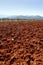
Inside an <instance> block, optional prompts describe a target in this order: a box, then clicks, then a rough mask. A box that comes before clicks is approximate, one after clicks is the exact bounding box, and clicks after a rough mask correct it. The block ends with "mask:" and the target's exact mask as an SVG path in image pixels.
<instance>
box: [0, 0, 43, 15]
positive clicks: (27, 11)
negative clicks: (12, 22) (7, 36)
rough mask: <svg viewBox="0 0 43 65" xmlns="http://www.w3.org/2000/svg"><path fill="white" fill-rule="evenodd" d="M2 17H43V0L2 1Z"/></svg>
mask: <svg viewBox="0 0 43 65" xmlns="http://www.w3.org/2000/svg"><path fill="white" fill-rule="evenodd" d="M0 15H9V16H10V15H40V16H43V0H0Z"/></svg>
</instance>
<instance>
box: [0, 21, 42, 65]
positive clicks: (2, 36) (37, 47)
mask: <svg viewBox="0 0 43 65" xmlns="http://www.w3.org/2000/svg"><path fill="white" fill-rule="evenodd" d="M0 65H43V21H32V22H28V21H27V22H26V21H25V22H23V21H21V22H0Z"/></svg>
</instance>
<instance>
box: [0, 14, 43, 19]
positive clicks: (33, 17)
mask: <svg viewBox="0 0 43 65" xmlns="http://www.w3.org/2000/svg"><path fill="white" fill-rule="evenodd" d="M0 18H8V19H43V17H42V16H22V15H19V16H15V15H14V16H5V15H0Z"/></svg>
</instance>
